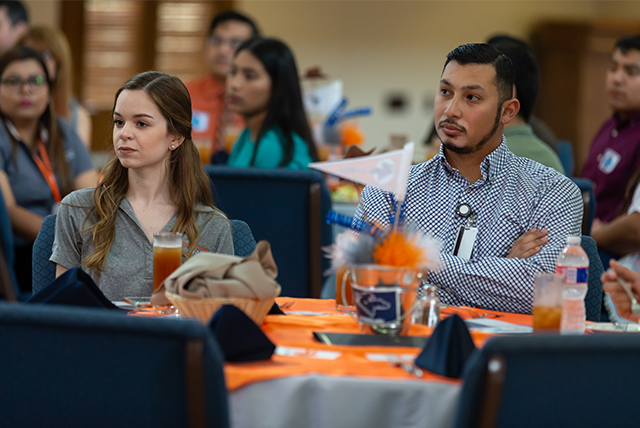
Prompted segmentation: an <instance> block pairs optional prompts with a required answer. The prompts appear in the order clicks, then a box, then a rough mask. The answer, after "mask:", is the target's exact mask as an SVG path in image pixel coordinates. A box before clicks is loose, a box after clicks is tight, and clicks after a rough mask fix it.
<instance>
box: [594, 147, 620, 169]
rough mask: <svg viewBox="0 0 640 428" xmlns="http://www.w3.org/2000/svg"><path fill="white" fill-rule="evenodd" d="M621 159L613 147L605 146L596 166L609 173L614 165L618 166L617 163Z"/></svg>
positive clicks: (614, 167)
mask: <svg viewBox="0 0 640 428" xmlns="http://www.w3.org/2000/svg"><path fill="white" fill-rule="evenodd" d="M621 159H622V156H620V154H619V153H618V152H616V151H615V150H613V149H610V148H607V149H606V150H605V151H604V153H603V154H602V157H601V158H600V162H599V163H598V168H599V169H600V171H602V172H604V173H605V174H611V173H612V172H613V170H614V169H616V166H618V163H620V160H621Z"/></svg>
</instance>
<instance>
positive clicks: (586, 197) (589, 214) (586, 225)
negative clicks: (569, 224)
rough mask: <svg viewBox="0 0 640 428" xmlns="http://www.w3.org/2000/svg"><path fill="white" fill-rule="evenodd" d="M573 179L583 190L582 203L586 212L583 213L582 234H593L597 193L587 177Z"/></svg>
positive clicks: (581, 190)
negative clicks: (592, 227)
mask: <svg viewBox="0 0 640 428" xmlns="http://www.w3.org/2000/svg"><path fill="white" fill-rule="evenodd" d="M571 180H572V181H573V182H574V183H576V185H577V186H578V188H580V192H582V203H583V204H584V213H583V214H582V234H583V235H590V234H591V225H592V224H593V219H594V218H595V216H596V195H595V193H594V192H593V184H592V183H591V181H590V180H589V179H587V178H576V177H573V178H571Z"/></svg>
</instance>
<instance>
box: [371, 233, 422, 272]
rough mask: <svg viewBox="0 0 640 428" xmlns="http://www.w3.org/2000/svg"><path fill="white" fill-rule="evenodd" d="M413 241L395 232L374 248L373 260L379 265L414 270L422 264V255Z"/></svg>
mask: <svg viewBox="0 0 640 428" xmlns="http://www.w3.org/2000/svg"><path fill="white" fill-rule="evenodd" d="M414 241H415V240H414V239H411V240H409V239H407V237H406V236H404V235H401V234H399V233H397V232H391V233H390V234H389V236H388V237H387V238H386V239H385V240H384V241H382V243H380V244H379V245H377V246H376V248H375V250H374V251H373V258H374V260H375V261H376V263H377V264H379V265H385V266H395V267H409V268H415V267H416V266H418V264H420V263H423V262H424V260H423V258H424V254H423V250H422V249H421V248H420V247H418V245H417V244H416V242H414Z"/></svg>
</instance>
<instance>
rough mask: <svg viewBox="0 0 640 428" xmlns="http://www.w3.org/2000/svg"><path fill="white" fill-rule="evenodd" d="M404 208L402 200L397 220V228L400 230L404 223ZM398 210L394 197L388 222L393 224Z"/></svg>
mask: <svg viewBox="0 0 640 428" xmlns="http://www.w3.org/2000/svg"><path fill="white" fill-rule="evenodd" d="M404 209H405V202H404V201H402V204H401V205H400V215H399V219H398V220H399V221H398V230H402V226H403V225H404ZM397 210H398V201H397V200H396V199H395V198H394V199H393V206H392V207H391V212H390V213H389V224H394V222H395V220H396V211H397Z"/></svg>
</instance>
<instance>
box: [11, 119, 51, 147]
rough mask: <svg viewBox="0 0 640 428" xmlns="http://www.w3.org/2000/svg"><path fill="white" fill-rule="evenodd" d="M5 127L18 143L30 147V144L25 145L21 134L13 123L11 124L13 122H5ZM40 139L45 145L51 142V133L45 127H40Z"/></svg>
mask: <svg viewBox="0 0 640 428" xmlns="http://www.w3.org/2000/svg"><path fill="white" fill-rule="evenodd" d="M4 125H5V126H6V127H7V130H8V131H9V133H10V134H11V136H12V137H13V138H15V140H16V141H18V142H20V143H22V144H25V145H27V146H28V144H27V143H25V142H24V140H23V139H22V137H21V136H20V133H19V132H18V130H17V129H16V127H15V126H13V123H11V121H9V120H5V121H4ZM40 139H41V140H42V142H43V143H45V144H47V143H48V142H49V132H48V131H47V130H46V129H45V128H44V127H40Z"/></svg>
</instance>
